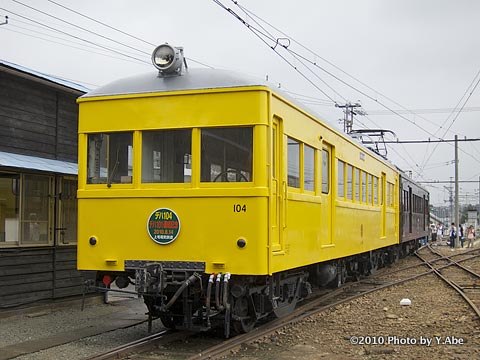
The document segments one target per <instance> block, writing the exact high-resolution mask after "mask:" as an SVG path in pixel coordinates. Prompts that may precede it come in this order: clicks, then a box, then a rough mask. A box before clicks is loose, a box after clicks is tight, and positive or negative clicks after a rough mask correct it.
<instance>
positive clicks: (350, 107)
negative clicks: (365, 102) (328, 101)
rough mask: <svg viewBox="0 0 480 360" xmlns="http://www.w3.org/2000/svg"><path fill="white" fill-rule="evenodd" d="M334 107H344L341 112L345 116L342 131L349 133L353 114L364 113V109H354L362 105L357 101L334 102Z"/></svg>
mask: <svg viewBox="0 0 480 360" xmlns="http://www.w3.org/2000/svg"><path fill="white" fill-rule="evenodd" d="M335 107H338V108H341V109H344V110H343V114H344V115H345V117H344V118H343V132H344V133H346V134H350V133H351V132H352V127H353V115H365V111H363V110H358V111H355V109H356V108H360V107H362V105H360V104H359V103H355V104H352V103H350V102H347V103H346V104H345V105H338V104H335Z"/></svg>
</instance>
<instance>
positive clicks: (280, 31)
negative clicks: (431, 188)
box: [231, 0, 437, 136]
mask: <svg viewBox="0 0 480 360" xmlns="http://www.w3.org/2000/svg"><path fill="white" fill-rule="evenodd" d="M231 1H232V2H233V3H234V4H235V5H236V6H238V7H239V8H240V9H242V10H243V11H244V12H245V13H246V14H249V15H250V16H253V17H255V18H257V19H259V20H260V21H263V22H264V23H265V24H267V25H268V26H270V27H271V28H273V29H275V30H276V31H278V32H279V33H281V34H282V35H284V36H286V37H287V38H289V39H290V40H291V41H292V42H294V43H296V44H297V45H299V46H300V47H301V48H303V49H305V50H306V51H308V52H309V53H311V54H312V55H314V56H315V57H317V58H319V59H321V60H322V61H324V62H325V63H327V64H328V65H330V66H332V67H333V68H335V69H337V70H338V71H340V72H341V73H343V74H345V75H347V76H348V77H350V78H351V79H353V80H354V81H356V82H358V83H359V84H361V85H362V86H365V87H366V88H367V89H369V90H371V91H373V92H374V93H376V94H378V95H380V96H382V97H383V98H385V99H387V100H388V101H390V102H392V103H393V104H395V105H397V106H399V107H401V108H403V109H404V110H405V111H407V112H409V113H411V114H413V115H415V116H418V117H420V118H421V119H423V120H425V121H427V122H430V123H432V124H433V125H435V126H437V124H435V123H433V122H432V121H430V120H429V119H427V118H425V117H423V116H420V115H418V114H416V113H414V112H412V111H411V110H409V109H407V108H406V107H404V106H403V105H401V104H400V103H398V102H397V101H395V100H393V99H391V98H389V97H388V96H386V95H385V94H383V93H381V92H380V91H378V90H376V89H374V88H372V87H370V86H369V85H367V84H366V83H364V82H362V81H361V80H359V79H357V78H356V77H354V76H353V75H351V74H349V73H347V72H346V71H344V70H343V69H341V68H340V67H338V66H337V65H335V64H334V63H332V62H331V61H329V60H327V59H325V58H324V57H322V56H320V55H319V54H317V53H316V52H314V51H313V50H311V49H309V48H307V47H306V46H304V45H303V44H301V43H300V42H298V41H296V40H295V39H294V38H292V37H291V36H289V35H288V34H286V33H285V32H283V31H282V30H280V29H278V28H276V27H275V26H273V25H272V24H270V23H269V22H268V21H266V20H264V19H262V18H261V17H259V16H258V15H256V14H255V13H253V12H252V11H250V10H248V9H247V8H246V7H244V6H242V5H240V4H239V3H238V1H234V0H231ZM314 64H315V65H316V66H317V64H316V61H315V62H314ZM319 68H320V69H322V68H321V67H319ZM322 70H323V69H322ZM324 71H325V70H324ZM345 85H346V86H349V87H350V85H348V84H346V83H345ZM354 90H356V91H358V90H357V89H355V88H354ZM367 97H368V96H367ZM372 100H373V101H375V102H378V103H380V102H379V101H378V100H377V99H372ZM380 105H382V106H384V105H383V104H381V103H380ZM384 107H385V108H386V109H387V110H388V111H389V112H393V113H394V114H396V115H399V114H398V113H397V111H395V110H392V109H389V108H388V107H386V106H384ZM401 118H403V119H406V118H404V117H402V116H401ZM406 120H407V121H409V122H411V121H410V120H409V119H406ZM412 123H413V124H414V125H416V124H415V123H414V122H412ZM417 126H418V125H417ZM422 130H423V129H422ZM424 131H425V130H424ZM430 135H432V134H430ZM432 136H434V135H432Z"/></svg>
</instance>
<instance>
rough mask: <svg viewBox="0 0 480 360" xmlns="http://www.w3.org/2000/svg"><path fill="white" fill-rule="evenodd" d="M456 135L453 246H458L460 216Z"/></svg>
mask: <svg viewBox="0 0 480 360" xmlns="http://www.w3.org/2000/svg"><path fill="white" fill-rule="evenodd" d="M457 140H458V135H455V225H456V226H457V236H456V239H455V244H454V247H458V246H459V245H460V242H459V241H458V239H459V236H460V218H459V214H458V141H457Z"/></svg>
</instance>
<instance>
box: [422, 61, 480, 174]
mask: <svg viewBox="0 0 480 360" xmlns="http://www.w3.org/2000/svg"><path fill="white" fill-rule="evenodd" d="M479 75H480V70H479V71H478V72H477V73H476V75H475V77H474V78H473V80H472V82H471V83H470V85H469V86H468V87H467V89H466V90H465V93H464V94H463V95H462V97H461V98H460V100H459V101H458V103H457V105H456V106H455V109H456V108H457V107H458V105H459V104H460V103H461V102H462V99H464V98H465V95H466V94H467V93H468V91H469V90H470V89H471V90H470V93H469V94H468V96H467V98H466V99H465V101H464V102H463V104H462V106H461V107H460V111H458V112H457V114H456V115H455V117H454V119H453V120H452V122H451V124H450V126H449V127H448V128H447V130H446V131H445V133H444V135H443V136H445V135H446V133H447V132H448V130H449V129H450V128H451V127H452V126H453V124H454V123H455V121H456V120H457V118H458V116H459V115H460V113H461V110H462V109H463V108H464V107H465V105H466V104H467V102H468V100H469V99H470V97H471V96H472V94H473V92H474V91H475V89H476V88H477V86H478V84H479V83H480V76H479ZM477 77H478V79H477ZM475 79H477V80H476V82H475ZM474 83H475V85H474V86H473V88H472V84H474ZM451 114H453V112H452V113H451ZM448 118H450V115H449V116H448V117H447V120H448ZM447 120H446V121H447ZM446 121H445V122H444V123H443V124H442V125H444V124H445V123H446ZM438 145H439V144H436V145H435V147H434V148H433V150H432V151H431V153H430V155H429V156H428V157H427V158H426V159H425V160H424V161H423V162H422V166H425V165H426V164H427V163H428V161H429V160H430V159H431V157H432V155H433V154H434V153H435V150H436V149H437V147H438Z"/></svg>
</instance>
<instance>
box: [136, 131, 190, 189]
mask: <svg viewBox="0 0 480 360" xmlns="http://www.w3.org/2000/svg"><path fill="white" fill-rule="evenodd" d="M191 160H192V131H191V130H162V131H145V132H143V134H142V182H144V183H189V182H191V178H192V167H191Z"/></svg>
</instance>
